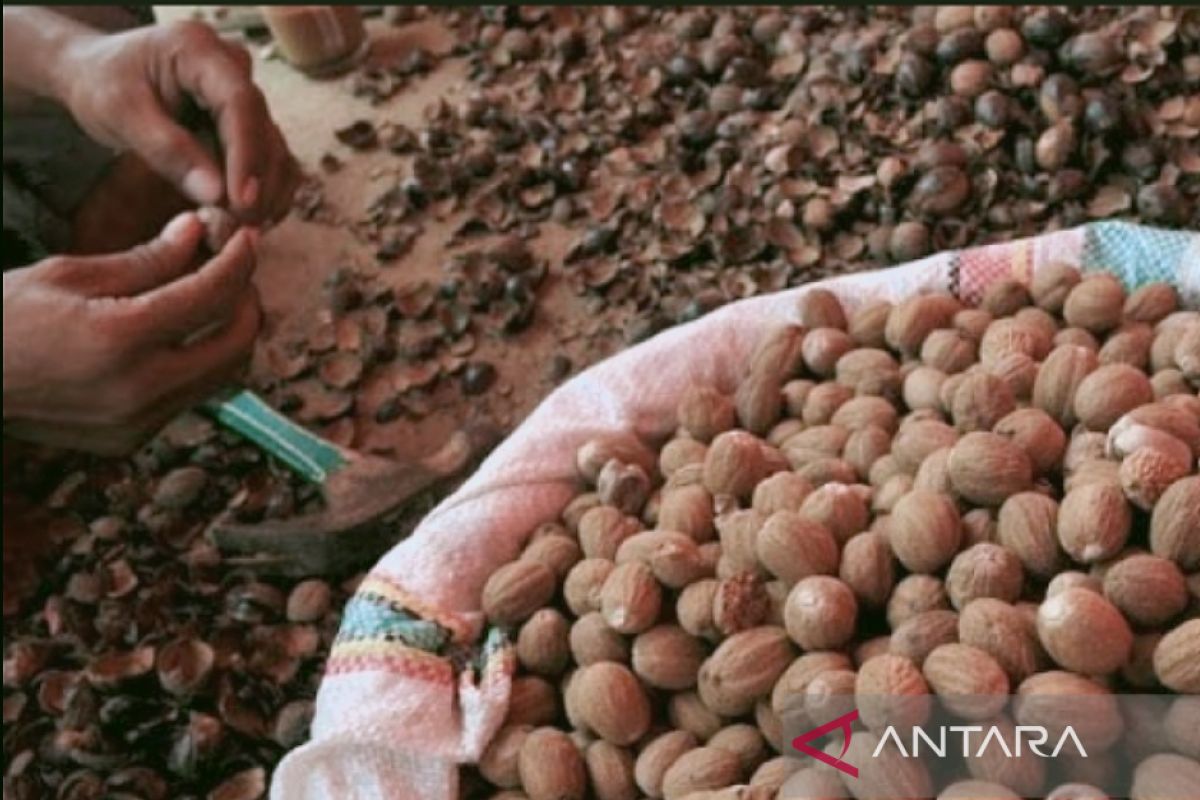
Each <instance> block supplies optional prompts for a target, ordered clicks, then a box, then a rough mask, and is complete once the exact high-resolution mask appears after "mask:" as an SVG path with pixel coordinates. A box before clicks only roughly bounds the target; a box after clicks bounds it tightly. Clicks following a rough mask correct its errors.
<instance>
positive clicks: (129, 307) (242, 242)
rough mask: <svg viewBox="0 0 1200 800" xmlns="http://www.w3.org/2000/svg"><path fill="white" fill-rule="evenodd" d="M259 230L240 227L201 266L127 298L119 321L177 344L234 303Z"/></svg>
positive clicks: (247, 277)
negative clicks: (254, 230) (176, 278)
mask: <svg viewBox="0 0 1200 800" xmlns="http://www.w3.org/2000/svg"><path fill="white" fill-rule="evenodd" d="M255 236H256V234H255V232H253V231H251V230H249V229H246V228H242V229H241V230H239V231H238V232H237V233H235V234H234V235H233V238H231V239H230V240H229V241H228V242H227V243H226V244H225V247H224V248H223V249H222V250H221V252H220V253H218V254H217V255H216V256H214V257H213V258H212V259H210V260H209V261H208V262H206V263H205V264H204V265H203V266H201V267H200V269H198V270H196V271H195V272H192V273H191V274H188V275H185V276H184V277H182V278H179V279H178V280H176V281H173V282H171V283H168V284H166V285H163V286H160V287H158V288H156V289H153V290H151V291H149V292H146V293H144V294H141V295H138V296H137V297H132V298H129V299H128V300H126V301H123V305H122V307H120V308H118V309H116V310H115V313H116V315H117V317H118V324H126V325H129V326H132V328H133V329H134V332H135V335H137V336H139V337H141V338H143V339H145V340H151V341H158V342H162V343H165V344H176V343H178V342H180V341H183V340H184V339H185V338H187V337H188V336H189V335H190V334H192V333H194V332H195V331H197V330H200V329H201V328H204V327H206V326H208V325H210V324H212V323H213V322H216V321H219V320H222V319H225V318H226V317H228V316H229V314H230V313H231V309H233V308H235V306H236V303H237V301H238V299H239V298H240V297H241V295H242V294H243V293H244V292H245V289H246V286H247V285H248V284H249V283H250V278H251V276H252V275H253V274H254V265H255V251H254V247H255V245H254V238H255Z"/></svg>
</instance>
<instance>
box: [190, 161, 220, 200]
mask: <svg viewBox="0 0 1200 800" xmlns="http://www.w3.org/2000/svg"><path fill="white" fill-rule="evenodd" d="M183 191H184V192H185V193H186V194H187V195H188V196H189V197H191V198H192V199H194V200H198V201H199V202H201V203H206V204H212V203H216V202H218V201H219V200H220V199H221V179H220V178H219V177H217V176H216V175H214V174H213V173H212V172H210V171H208V170H206V169H204V168H203V167H196V168H195V169H193V170H192V171H191V172H189V173H188V174H187V175H185V176H183Z"/></svg>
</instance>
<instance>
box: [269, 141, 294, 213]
mask: <svg viewBox="0 0 1200 800" xmlns="http://www.w3.org/2000/svg"><path fill="white" fill-rule="evenodd" d="M279 141H280V143H281V145H282V137H280V140H279ZM282 146H283V149H282V151H277V157H276V159H275V161H274V163H273V164H272V167H271V171H270V176H269V177H268V179H267V191H266V194H265V196H264V198H263V201H264V214H265V216H266V218H267V219H268V220H269V221H270V222H271V223H272V224H274V223H277V222H279V220H281V219H283V218H284V217H285V216H287V213H288V211H290V210H291V208H292V198H293V196H294V195H295V194H296V189H297V187H299V185H300V167H299V164H297V163H296V159H295V158H294V157H293V156H292V154H291V153H290V152H288V151H287V149H286V145H282Z"/></svg>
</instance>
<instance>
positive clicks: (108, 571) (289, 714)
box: [3, 414, 353, 800]
mask: <svg viewBox="0 0 1200 800" xmlns="http://www.w3.org/2000/svg"><path fill="white" fill-rule="evenodd" d="M4 455H5V467H4V475H5V487H4V489H5V506H4V512H5V528H4V531H5V555H4V558H5V571H4V572H5V587H4V588H5V609H4V613H5V620H4V641H5V652H4V716H3V720H4V756H5V776H4V796H5V798H13V799H14V800H34V798H37V799H38V800H40V799H41V798H47V797H50V798H71V799H72V800H77V799H80V798H101V797H106V798H133V797H136V798H142V799H143V800H168V799H170V800H187V799H188V798H205V797H213V798H222V799H223V800H253V799H254V798H258V797H261V796H263V794H264V792H265V786H266V784H267V781H268V780H269V776H270V771H271V769H272V768H273V767H274V765H275V763H276V762H277V761H278V760H279V758H280V757H281V756H282V754H283V753H284V752H286V751H287V750H288V749H290V748H292V747H295V746H296V745H297V744H299V743H300V742H302V741H304V740H305V739H306V738H307V737H308V724H309V720H310V719H311V717H312V712H313V703H312V698H313V696H314V695H315V693H316V688H317V684H318V682H319V681H320V677H321V674H322V671H323V666H324V657H325V654H327V653H328V651H329V647H330V645H331V643H332V641H333V638H334V636H335V635H336V634H337V629H338V624H339V622H340V608H341V606H342V605H343V603H344V602H345V599H346V597H347V596H348V592H350V591H352V590H353V582H351V583H348V584H346V585H345V586H339V585H337V584H333V585H330V584H329V583H327V582H326V581H323V580H316V579H310V580H305V581H299V582H292V583H273V582H270V581H268V580H265V579H261V578H260V577H259V576H257V575H256V574H255V572H254V570H253V568H252V567H249V568H248V567H247V566H246V565H245V564H238V563H236V560H223V559H222V557H221V554H220V553H218V552H217V551H216V550H215V549H214V548H213V546H212V545H211V544H210V543H208V542H207V541H205V539H204V536H203V531H204V529H205V527H206V525H207V524H208V522H209V521H210V520H211V519H212V518H213V517H214V516H215V515H216V514H218V513H220V512H221V511H222V510H223V509H225V508H226V507H227V506H229V505H230V504H232V505H233V506H234V507H235V508H236V510H237V513H238V515H239V517H241V518H242V519H245V520H247V521H254V520H259V519H263V518H269V517H280V516H287V515H289V514H292V513H304V512H306V511H308V510H311V509H312V508H313V507H314V504H316V503H317V502H318V501H319V495H317V492H316V488H315V487H312V486H308V485H301V484H298V483H297V482H296V479H295V478H294V477H292V476H291V475H289V474H288V473H287V471H286V470H285V469H284V468H282V467H279V466H277V465H273V464H270V463H268V462H267V459H266V457H265V456H264V455H263V454H262V452H261V451H259V450H258V449H257V448H255V447H254V446H252V445H249V444H247V443H245V442H244V441H242V440H241V439H240V438H239V437H237V436H236V435H235V434H232V433H228V432H221V431H218V430H217V429H216V428H215V426H214V425H213V423H212V422H211V421H209V420H207V419H205V418H202V417H199V416H195V415H191V414H187V415H184V416H182V417H180V418H179V419H177V420H176V421H175V422H173V423H172V424H171V425H170V426H168V428H167V429H166V430H164V431H163V432H162V434H160V435H159V437H158V438H157V439H155V440H154V442H152V443H151V444H150V445H148V446H147V447H146V448H144V449H143V450H142V451H141V452H139V453H138V454H137V455H136V456H135V457H133V458H131V459H128V460H125V461H115V460H100V459H95V458H89V457H85V456H81V455H78V454H69V453H58V452H51V451H45V450H40V449H38V448H33V447H27V446H17V445H15V444H13V443H10V442H6V443H5V453H4ZM15 497H29V498H37V499H38V507H36V508H33V509H30V508H20V507H19V506H18V504H17V503H15V502H10V501H12V500H13V499H14V498H15ZM14 541H15V542H20V543H28V542H38V543H40V544H41V545H44V547H45V549H46V550H48V552H28V551H26V550H24V549H22V550H20V551H12V550H10V544H12V543H13V542H14ZM30 595H31V596H30ZM23 596H24V597H23ZM22 599H23V600H24V601H25V602H24V605H25V606H26V607H24V608H22V607H20V606H18V605H17V603H18V602H19V601H21V600H22Z"/></svg>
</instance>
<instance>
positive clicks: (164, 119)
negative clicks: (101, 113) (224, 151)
mask: <svg viewBox="0 0 1200 800" xmlns="http://www.w3.org/2000/svg"><path fill="white" fill-rule="evenodd" d="M137 108H139V109H140V111H139V112H135V113H136V114H137V115H138V117H139V118H138V121H137V124H134V125H130V126H129V130H130V133H129V140H130V145H131V146H132V147H133V149H134V150H135V151H136V152H137V153H138V155H140V156H141V157H142V158H144V159H145V160H146V163H148V164H149V165H150V166H151V168H152V169H153V170H154V171H155V172H157V173H158V174H159V175H162V176H163V177H164V178H166V179H167V180H169V181H170V182H171V183H172V184H174V185H175V186H176V187H177V188H178V189H179V190H180V191H181V192H183V193H184V194H185V195H187V196H188V197H189V198H190V199H191V200H192V201H193V202H195V203H196V204H197V205H215V204H217V203H219V202H220V201H221V197H222V196H223V195H224V193H225V188H224V184H223V182H222V178H221V171H220V169H219V168H218V166H217V162H216V161H215V159H214V158H213V156H212V154H211V153H209V152H208V151H207V150H205V149H204V146H203V145H202V144H201V143H200V142H199V141H198V140H197V139H196V137H195V136H193V135H192V134H191V133H189V132H188V131H187V130H186V129H184V128H183V127H182V126H181V125H180V124H179V123H177V122H176V121H175V120H173V119H172V118H171V117H170V116H169V115H168V114H167V113H166V111H164V110H163V108H162V106H161V105H160V104H159V103H158V101H157V100H156V99H154V98H150V97H148V98H146V99H145V100H144V101H143V102H142V103H140V104H139V105H138V106H137Z"/></svg>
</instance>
